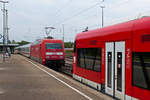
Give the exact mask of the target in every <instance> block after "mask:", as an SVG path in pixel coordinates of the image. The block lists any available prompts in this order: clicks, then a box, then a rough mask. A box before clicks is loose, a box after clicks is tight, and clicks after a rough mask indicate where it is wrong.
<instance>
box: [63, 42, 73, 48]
mask: <svg viewBox="0 0 150 100" xmlns="http://www.w3.org/2000/svg"><path fill="white" fill-rule="evenodd" d="M64 46H65V48H73V42H65V43H64Z"/></svg>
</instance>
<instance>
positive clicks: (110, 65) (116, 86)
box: [105, 42, 125, 99]
mask: <svg viewBox="0 0 150 100" xmlns="http://www.w3.org/2000/svg"><path fill="white" fill-rule="evenodd" d="M105 47H106V54H105V57H106V58H105V59H106V60H105V67H106V75H105V76H106V84H105V89H106V93H107V94H109V95H111V96H113V97H116V98H119V99H124V96H125V42H107V43H106V45H105Z"/></svg>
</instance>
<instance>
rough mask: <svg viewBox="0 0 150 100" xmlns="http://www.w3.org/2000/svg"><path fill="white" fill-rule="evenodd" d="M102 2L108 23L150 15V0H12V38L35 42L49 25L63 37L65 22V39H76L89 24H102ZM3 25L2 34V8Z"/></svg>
mask: <svg viewBox="0 0 150 100" xmlns="http://www.w3.org/2000/svg"><path fill="white" fill-rule="evenodd" d="M101 5H105V9H104V26H108V25H112V24H116V23H120V22H124V21H128V20H130V19H134V18H138V17H139V16H142V15H150V0H105V2H104V3H101V0H9V4H7V9H8V11H9V12H8V13H9V28H10V30H9V37H10V39H11V40H16V41H21V40H26V41H30V42H32V41H34V40H35V39H37V38H42V37H44V36H45V30H44V27H45V26H53V27H55V28H56V29H55V30H53V31H52V33H51V35H52V36H54V37H55V38H58V39H62V24H64V26H65V41H74V38H75V35H76V34H77V33H79V32H81V31H83V29H84V28H85V27H86V26H88V27H89V29H97V28H100V27H101V8H100V6H101ZM0 8H2V4H0ZM0 26H1V27H0V32H1V33H2V28H3V27H2V11H0Z"/></svg>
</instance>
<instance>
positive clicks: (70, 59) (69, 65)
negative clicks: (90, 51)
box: [61, 55, 73, 76]
mask: <svg viewBox="0 0 150 100" xmlns="http://www.w3.org/2000/svg"><path fill="white" fill-rule="evenodd" d="M72 62H73V56H72V55H66V57H65V66H62V68H61V71H62V72H63V73H65V74H67V75H69V76H72V70H73V66H72Z"/></svg>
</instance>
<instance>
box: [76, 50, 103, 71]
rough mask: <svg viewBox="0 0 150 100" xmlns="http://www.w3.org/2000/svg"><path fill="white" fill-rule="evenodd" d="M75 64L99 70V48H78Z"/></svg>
mask: <svg viewBox="0 0 150 100" xmlns="http://www.w3.org/2000/svg"><path fill="white" fill-rule="evenodd" d="M77 65H78V66H79V67H82V68H86V69H89V70H93V71H98V72H100V71H101V49H100V48H78V49H77Z"/></svg>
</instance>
